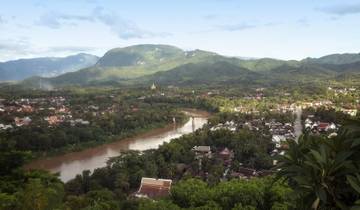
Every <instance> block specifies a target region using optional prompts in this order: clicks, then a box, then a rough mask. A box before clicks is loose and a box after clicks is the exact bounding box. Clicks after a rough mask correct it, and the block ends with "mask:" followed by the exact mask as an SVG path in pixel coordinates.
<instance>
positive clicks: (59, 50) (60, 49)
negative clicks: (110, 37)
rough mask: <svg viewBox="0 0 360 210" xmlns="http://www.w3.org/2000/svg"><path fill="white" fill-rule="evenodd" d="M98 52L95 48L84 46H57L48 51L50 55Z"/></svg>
mask: <svg viewBox="0 0 360 210" xmlns="http://www.w3.org/2000/svg"><path fill="white" fill-rule="evenodd" d="M94 50H97V48H95V47H84V46H56V47H49V48H47V51H48V52H50V53H65V52H69V53H79V52H90V51H94Z"/></svg>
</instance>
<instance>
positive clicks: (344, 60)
mask: <svg viewBox="0 0 360 210" xmlns="http://www.w3.org/2000/svg"><path fill="white" fill-rule="evenodd" d="M302 61H303V62H306V63H317V64H334V65H341V64H349V63H355V62H360V53H344V54H332V55H326V56H323V57H320V58H306V59H304V60H302Z"/></svg>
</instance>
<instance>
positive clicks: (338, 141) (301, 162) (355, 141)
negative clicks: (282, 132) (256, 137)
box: [278, 121, 360, 209]
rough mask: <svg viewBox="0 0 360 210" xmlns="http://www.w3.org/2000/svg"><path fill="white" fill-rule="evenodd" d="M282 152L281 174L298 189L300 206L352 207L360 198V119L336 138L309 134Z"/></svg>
mask: <svg viewBox="0 0 360 210" xmlns="http://www.w3.org/2000/svg"><path fill="white" fill-rule="evenodd" d="M288 143H289V150H288V151H287V152H286V153H285V155H284V156H279V157H278V160H279V164H278V168H279V169H280V171H279V173H278V176H279V177H285V178H286V180H288V181H289V185H290V186H291V187H292V188H293V189H294V190H295V191H296V192H297V193H298V195H299V199H298V201H299V202H298V207H300V206H301V208H310V207H311V208H313V209H348V208H349V207H351V206H355V205H357V204H356V202H357V200H359V198H360V184H359V183H360V174H359V173H360V168H359V166H360V122H359V121H353V122H351V123H350V124H348V125H346V126H344V127H343V128H342V129H341V131H340V132H339V135H338V136H337V137H335V138H332V139H327V138H322V137H319V136H311V135H306V136H304V137H303V138H301V139H299V142H298V144H297V143H296V142H294V141H290V142H288Z"/></svg>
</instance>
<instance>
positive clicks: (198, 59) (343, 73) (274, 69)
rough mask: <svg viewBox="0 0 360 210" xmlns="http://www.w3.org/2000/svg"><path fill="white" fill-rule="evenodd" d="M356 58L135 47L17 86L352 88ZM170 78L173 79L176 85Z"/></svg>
mask: <svg viewBox="0 0 360 210" xmlns="http://www.w3.org/2000/svg"><path fill="white" fill-rule="evenodd" d="M359 61H360V57H359V55H358V54H339V55H329V56H324V57H321V58H318V59H313V58H308V59H304V60H302V61H282V60H276V59H270V58H262V59H250V60H243V59H239V58H236V57H226V56H221V55H218V54H216V53H212V52H206V51H201V50H194V51H183V50H181V49H179V48H176V47H173V46H168V45H135V46H129V47H125V48H116V49H113V50H110V51H109V52H107V53H106V54H105V55H104V56H103V57H102V58H100V60H99V62H98V63H97V64H96V65H94V66H92V67H89V68H87V69H82V70H80V71H77V72H72V73H67V74H63V75H60V76H58V77H54V78H42V79H40V78H31V79H28V80H26V81H24V82H23V83H22V84H23V85H26V86H32V87H39V83H40V81H42V82H44V83H46V84H49V85H53V86H58V87H63V86H66V85H75V84H76V85H104V84H110V83H111V84H121V85H139V84H149V83H150V84H151V83H152V82H153V81H156V82H158V83H160V84H174V85H189V84H191V85H194V84H200V83H210V82H211V84H212V85H215V84H219V83H220V84H224V83H226V84H237V85H240V86H243V87H245V86H246V87H248V86H269V85H279V84H282V85H298V84H318V83H320V84H328V85H329V84H336V85H338V84H348V85H355V84H356V80H354V78H358V77H359V71H358V70H359V66H360V62H359ZM175 77H178V78H177V79H175Z"/></svg>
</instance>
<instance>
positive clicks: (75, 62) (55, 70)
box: [0, 54, 99, 81]
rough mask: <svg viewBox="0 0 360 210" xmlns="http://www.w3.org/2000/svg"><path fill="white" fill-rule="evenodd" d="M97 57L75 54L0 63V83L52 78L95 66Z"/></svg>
mask: <svg viewBox="0 0 360 210" xmlns="http://www.w3.org/2000/svg"><path fill="white" fill-rule="evenodd" d="M98 59H99V58H98V57H97V56H94V55H89V54H77V55H72V56H68V57H64V58H59V57H44V58H33V59H20V60H14V61H8V62H3V63H0V81H9V80H12V81H16V80H23V79H25V78H28V77H32V76H41V77H54V76H58V75H60V74H64V73H67V72H72V71H76V70H79V69H83V68H86V67H89V66H92V65H94V64H96V62H97V61H98Z"/></svg>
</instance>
